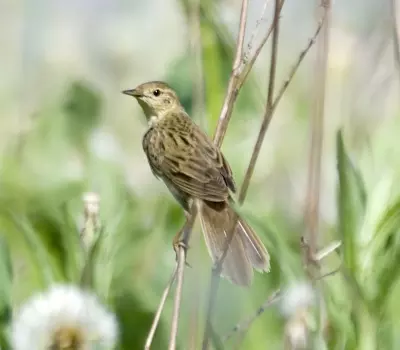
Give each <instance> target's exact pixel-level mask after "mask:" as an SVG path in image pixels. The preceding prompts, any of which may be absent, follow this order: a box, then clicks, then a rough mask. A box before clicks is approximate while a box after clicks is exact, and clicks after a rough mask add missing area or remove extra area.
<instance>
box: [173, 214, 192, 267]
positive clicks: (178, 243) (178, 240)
mask: <svg viewBox="0 0 400 350" xmlns="http://www.w3.org/2000/svg"><path fill="white" fill-rule="evenodd" d="M185 218H186V221H185V224H184V225H183V227H182V228H181V229H180V230H179V231H178V232H177V233H176V235H175V236H174V239H173V241H172V246H173V248H174V251H175V255H176V261H178V254H179V248H183V249H185V251H186V252H187V250H188V249H189V246H188V245H187V243H186V242H185V241H184V240H183V239H182V235H183V233H184V232H185V230H187V229H188V228H189V229H190V227H188V226H190V225H189V223H190V220H191V216H190V213H188V212H187V211H186V210H185ZM185 256H186V255H185ZM185 264H186V265H187V266H189V267H191V266H190V264H189V263H188V262H187V261H185Z"/></svg>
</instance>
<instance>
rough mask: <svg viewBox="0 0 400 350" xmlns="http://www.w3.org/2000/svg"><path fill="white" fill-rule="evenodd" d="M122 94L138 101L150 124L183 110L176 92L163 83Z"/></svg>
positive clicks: (156, 82) (152, 83)
mask: <svg viewBox="0 0 400 350" xmlns="http://www.w3.org/2000/svg"><path fill="white" fill-rule="evenodd" d="M122 93H124V94H125V95H129V96H133V97H135V98H136V99H137V101H138V102H139V104H140V106H141V107H142V109H143V112H144V114H145V115H146V118H147V120H148V121H149V122H150V121H154V120H156V121H157V120H160V119H162V118H163V117H164V116H165V115H166V114H167V113H168V112H171V111H173V110H175V109H180V108H182V106H181V103H180V102H179V98H178V95H177V94H176V92H175V91H174V90H173V89H172V88H171V87H170V86H169V85H168V84H166V83H164V82H161V81H150V82H148V83H144V84H141V85H139V86H137V87H136V88H134V89H132V90H125V91H122Z"/></svg>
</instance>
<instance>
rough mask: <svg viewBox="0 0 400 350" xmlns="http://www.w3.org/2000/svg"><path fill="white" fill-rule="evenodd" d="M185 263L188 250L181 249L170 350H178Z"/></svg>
mask: <svg viewBox="0 0 400 350" xmlns="http://www.w3.org/2000/svg"><path fill="white" fill-rule="evenodd" d="M185 261H186V249H185V248H183V247H179V250H178V262H177V285H176V291H175V299H174V309H173V313H172V324H171V334H170V340H169V347H168V349H169V350H174V349H175V348H176V338H177V335H178V322H179V311H180V307H181V298H182V286H183V275H184V270H185Z"/></svg>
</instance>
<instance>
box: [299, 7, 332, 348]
mask: <svg viewBox="0 0 400 350" xmlns="http://www.w3.org/2000/svg"><path fill="white" fill-rule="evenodd" d="M318 10H319V13H321V12H322V14H321V15H319V13H318V15H319V16H322V17H323V18H325V21H324V23H323V26H322V33H321V35H320V37H319V38H318V45H317V59H316V64H315V73H314V74H315V85H314V90H315V102H314V105H315V108H314V113H313V116H312V119H311V120H312V121H311V123H312V124H311V147H310V159H309V173H308V185H307V198H306V217H305V219H306V227H307V235H308V237H309V239H308V244H309V251H308V253H307V256H306V259H307V261H306V271H307V274H308V275H309V277H310V278H311V279H312V281H313V284H314V287H315V288H317V289H319V288H320V283H321V282H320V281H317V277H318V276H319V275H320V264H319V261H317V260H315V256H316V254H317V249H318V248H317V247H318V241H319V238H320V237H319V236H320V230H319V202H320V187H321V164H322V147H323V134H324V111H325V93H326V75H327V62H328V51H329V29H330V28H329V27H330V0H320V6H319V8H318ZM309 256H311V259H309ZM318 311H319V312H318V317H317V331H316V332H315V340H316V343H315V344H317V343H318V342H319V341H320V340H321V339H322V337H323V335H322V328H323V326H322V324H323V323H324V321H323V320H324V318H325V315H324V311H323V299H322V295H321V293H318Z"/></svg>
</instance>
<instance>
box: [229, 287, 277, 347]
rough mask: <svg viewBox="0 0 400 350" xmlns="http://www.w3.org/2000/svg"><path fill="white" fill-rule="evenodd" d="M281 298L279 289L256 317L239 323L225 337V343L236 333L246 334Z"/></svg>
mask: <svg viewBox="0 0 400 350" xmlns="http://www.w3.org/2000/svg"><path fill="white" fill-rule="evenodd" d="M280 297H281V291H280V289H277V290H276V291H274V292H273V293H272V294H271V295H270V296H269V297H268V299H267V300H265V302H264V303H263V304H262V305H261V306H260V307H259V308H258V309H257V311H256V312H255V313H254V315H252V316H251V317H249V318H248V319H247V320H245V321H243V322H241V323H238V324H237V325H236V326H235V327H233V328H232V330H231V331H230V332H229V333H228V334H226V335H225V336H224V337H223V339H222V340H223V341H224V342H226V341H227V340H229V339H230V338H231V337H232V336H234V335H235V333H245V332H246V331H247V330H248V329H249V328H250V326H251V325H252V323H253V322H254V321H255V320H256V319H257V318H258V317H259V316H260V315H261V314H262V313H264V311H265V310H267V309H268V308H269V307H270V306H272V305H273V304H275V303H276V302H277V301H278V300H279V299H280Z"/></svg>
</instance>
